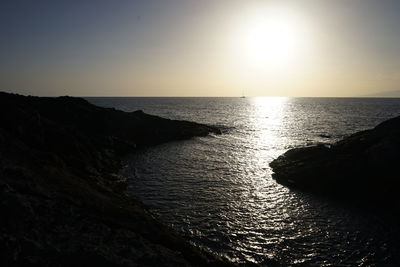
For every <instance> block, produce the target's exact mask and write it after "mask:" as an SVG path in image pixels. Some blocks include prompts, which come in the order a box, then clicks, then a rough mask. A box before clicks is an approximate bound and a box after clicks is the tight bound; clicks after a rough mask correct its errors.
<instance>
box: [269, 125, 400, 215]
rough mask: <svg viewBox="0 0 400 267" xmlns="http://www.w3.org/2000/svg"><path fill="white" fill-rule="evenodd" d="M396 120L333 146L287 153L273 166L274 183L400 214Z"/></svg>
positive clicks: (399, 135)
mask: <svg viewBox="0 0 400 267" xmlns="http://www.w3.org/2000/svg"><path fill="white" fill-rule="evenodd" d="M399 163H400V117H396V118H393V119H390V120H388V121H385V122H383V123H381V124H379V125H378V126H376V127H375V128H373V129H371V130H366V131H362V132H358V133H355V134H353V135H351V136H349V137H347V138H344V139H343V140H341V141H339V142H337V143H335V144H332V145H331V146H329V147H327V146H323V145H318V146H311V147H304V148H296V149H292V150H289V151H287V152H286V153H285V154H283V155H282V156H280V157H278V158H277V159H275V160H274V161H273V162H271V164H270V166H271V167H272V169H273V171H274V174H273V177H274V178H275V179H276V181H277V182H279V183H281V184H284V185H287V186H291V187H296V188H301V189H304V190H309V191H313V192H317V193H322V194H329V195H332V196H334V197H336V198H341V199H352V200H354V201H355V202H357V203H361V204H365V205H368V206H373V207H376V208H379V209H380V210H382V211H388V212H391V213H393V214H395V213H396V214H397V213H399V212H400V200H399V198H398V195H397V194H398V192H399V190H400V172H399Z"/></svg>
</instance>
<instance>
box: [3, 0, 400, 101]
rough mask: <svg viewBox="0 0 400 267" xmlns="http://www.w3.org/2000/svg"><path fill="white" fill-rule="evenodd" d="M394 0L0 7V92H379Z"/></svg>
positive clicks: (388, 65) (389, 59) (395, 42)
mask: <svg viewBox="0 0 400 267" xmlns="http://www.w3.org/2000/svg"><path fill="white" fill-rule="evenodd" d="M398 14H400V1H385V0H379V1H378V0H376V1H372V0H346V1H345V0H337V1H324V0H296V1H294V0H293V1H284V0H280V1H267V0H264V1H261V0H246V1H244V0H218V1H215V0H201V1H194V0H193V1H191V0H159V1H154V0H146V1H145V0H143V1H127V0H118V1H111V0H108V1H105V0H98V1H89V0H79V1H78V0H68V1H59V0H52V1H44V0H35V1H31V0H25V1H21V0H2V1H1V2H0V33H1V34H0V90H1V91H7V92H14V93H19V94H25V95H27V94H29V95H40V96H58V95H72V96H240V95H242V94H244V95H246V96H292V97H310V96H311V97H352V96H369V95H381V94H382V95H383V94H386V95H390V93H388V92H392V91H398V90H400V86H399V85H400V53H399V51H400V16H399V15H398Z"/></svg>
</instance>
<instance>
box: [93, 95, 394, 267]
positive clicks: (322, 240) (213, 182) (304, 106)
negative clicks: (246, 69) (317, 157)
mask: <svg viewBox="0 0 400 267" xmlns="http://www.w3.org/2000/svg"><path fill="white" fill-rule="evenodd" d="M88 100H89V101H90V102H92V103H94V104H96V105H100V106H106V107H115V108H117V109H121V110H124V111H134V110H137V109H142V110H143V111H144V112H146V113H149V114H154V115H159V116H163V117H167V118H171V119H182V120H190V121H195V122H200V123H207V124H211V125H217V126H219V127H221V129H223V132H224V133H223V134H222V135H218V136H215V135H211V136H208V137H201V138H194V139H191V140H186V141H179V142H171V143H167V144H162V145H159V146H156V147H152V148H148V149H145V150H141V151H140V152H139V153H135V154H134V155H131V156H129V157H128V158H127V159H126V166H125V167H124V169H123V170H122V173H123V174H124V175H126V176H127V177H128V178H129V193H130V194H132V195H133V196H135V197H137V198H139V199H140V200H142V201H143V202H144V203H145V204H146V205H147V206H148V207H150V209H151V210H152V211H153V212H154V213H156V214H157V215H158V216H159V217H160V219H161V220H162V221H163V222H164V223H166V224H168V225H171V226H172V227H174V228H175V229H177V230H178V231H181V232H182V233H183V234H185V235H187V236H188V237H189V238H190V240H191V241H192V242H193V243H195V244H196V245H198V246H201V247H203V248H205V249H210V250H212V251H214V252H216V253H218V254H220V255H223V256H224V257H227V258H229V259H230V260H232V261H235V262H241V263H249V262H252V263H258V264H263V263H267V262H268V259H273V260H276V261H278V262H280V263H282V264H284V265H288V264H290V265H324V266H329V265H332V266H338V265H342V266H354V265H377V266H382V265H400V260H399V259H398V255H400V244H399V243H398V241H399V240H400V227H399V226H395V225H392V224H390V223H388V222H385V221H383V220H382V219H380V218H379V217H376V216H374V215H372V214H368V213H365V212H363V211H361V210H357V209H356V208H355V207H351V208H349V207H344V206H343V205H337V204H335V203H332V202H330V201H328V200H326V199H321V198H319V197H315V196H313V195H310V194H307V193H303V192H299V191H296V190H290V189H288V188H286V187H284V186H282V185H279V184H277V183H276V182H275V181H274V180H273V179H272V177H271V173H272V171H271V169H270V167H269V163H270V162H271V161H272V160H273V159H274V158H276V157H278V156H279V155H281V154H282V153H284V152H285V151H286V150H288V149H290V148H294V147H299V146H305V145H311V144H316V143H331V142H334V141H336V140H338V139H340V138H342V137H344V136H347V135H349V134H351V133H353V132H356V131H360V130H364V129H368V128H372V127H374V126H375V125H377V124H378V123H380V122H382V121H384V120H386V119H388V118H391V117H394V116H398V115H400V99H383V98H381V99H379V98H88Z"/></svg>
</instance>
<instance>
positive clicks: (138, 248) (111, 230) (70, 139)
mask: <svg viewBox="0 0 400 267" xmlns="http://www.w3.org/2000/svg"><path fill="white" fill-rule="evenodd" d="M209 133H219V130H218V129H216V128H214V127H211V126H207V125H202V124H197V123H192V122H186V121H174V120H168V119H163V118H160V117H156V116H151V115H147V114H145V113H143V112H141V111H136V112H131V113H126V112H122V111H118V110H115V109H109V108H101V107H97V106H94V105H92V104H90V103H88V102H87V101H86V100H84V99H81V98H72V97H58V98H41V97H31V96H29V97H26V96H21V95H15V94H7V93H0V197H1V198H0V214H1V220H0V229H1V231H0V265H1V266H24V265H28V266H81V265H88V266H89V265H90V266H91V265H93V266H96V265H97V266H99V265H100V266H203V265H223V264H224V263H223V262H222V261H220V260H218V259H216V258H215V257H214V256H211V255H209V254H206V253H204V252H200V251H199V250H198V249H196V248H194V247H193V246H191V245H190V244H189V243H188V242H187V241H186V240H184V239H183V238H181V237H180V236H178V235H177V234H175V233H174V232H173V231H172V230H171V229H169V228H167V227H165V226H164V225H162V224H160V223H159V222H157V221H156V220H155V219H154V218H153V217H152V215H151V213H149V212H148V211H147V210H146V208H145V207H144V206H143V205H142V204H141V203H140V202H138V201H136V200H135V199H132V198H130V197H127V196H126V195H125V192H124V190H125V187H126V182H125V180H124V179H123V177H119V176H118V175H117V172H118V170H119V168H120V156H121V155H124V154H126V153H129V152H134V150H135V148H137V147H143V146H150V145H156V144H159V143H162V142H167V141H172V140H181V139H187V138H191V137H193V136H205V135H207V134H209Z"/></svg>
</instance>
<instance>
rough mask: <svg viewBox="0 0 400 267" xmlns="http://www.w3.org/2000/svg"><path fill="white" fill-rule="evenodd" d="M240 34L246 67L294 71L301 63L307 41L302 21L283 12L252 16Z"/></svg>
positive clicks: (272, 10) (261, 11) (268, 11)
mask: <svg viewBox="0 0 400 267" xmlns="http://www.w3.org/2000/svg"><path fill="white" fill-rule="evenodd" d="M237 32H238V34H237V40H238V41H237V43H238V44H239V45H238V48H239V49H238V51H237V53H238V54H239V55H238V57H239V58H240V59H241V61H242V64H243V65H244V66H245V67H247V68H258V69H264V70H283V69H288V68H290V67H291V66H292V65H293V64H294V62H295V61H296V60H299V57H300V56H301V53H302V50H303V48H304V42H305V40H306V35H305V33H304V29H303V23H302V21H301V20H300V19H299V17H298V16H296V14H294V13H293V12H291V11H290V10H288V9H282V8H269V9H258V10H255V11H253V12H249V14H247V16H246V17H245V18H244V19H242V23H241V25H240V27H239V30H238V31H237Z"/></svg>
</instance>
